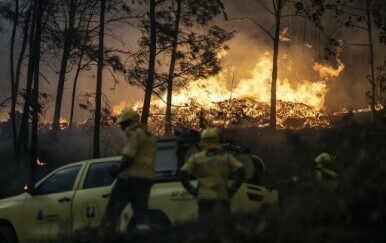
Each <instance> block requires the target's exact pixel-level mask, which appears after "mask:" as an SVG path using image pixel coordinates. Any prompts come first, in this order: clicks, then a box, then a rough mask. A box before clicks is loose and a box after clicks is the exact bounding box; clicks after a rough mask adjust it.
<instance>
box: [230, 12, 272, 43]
mask: <svg viewBox="0 0 386 243" xmlns="http://www.w3.org/2000/svg"><path fill="white" fill-rule="evenodd" d="M240 19H241V20H244V19H248V20H250V21H251V22H252V23H254V24H255V25H257V26H258V27H259V28H260V29H261V30H262V31H263V32H265V33H266V34H267V35H268V36H269V37H270V38H271V40H274V37H273V36H272V34H271V33H270V32H269V31H268V30H267V29H265V28H264V27H263V26H262V25H261V24H259V23H257V22H256V21H255V20H254V19H252V18H250V17H240V18H233V19H230V20H240Z"/></svg>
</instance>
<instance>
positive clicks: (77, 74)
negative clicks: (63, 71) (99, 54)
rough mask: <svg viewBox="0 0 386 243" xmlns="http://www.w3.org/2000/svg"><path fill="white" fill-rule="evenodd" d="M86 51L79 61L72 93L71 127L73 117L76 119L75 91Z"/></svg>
mask: <svg viewBox="0 0 386 243" xmlns="http://www.w3.org/2000/svg"><path fill="white" fill-rule="evenodd" d="M83 55H84V52H83V50H82V52H81V54H80V57H79V62H78V67H77V69H76V73H75V77H74V84H73V86H72V95H71V111H70V124H69V127H72V123H73V119H74V106H75V93H76V86H77V83H78V77H79V73H80V70H81V68H82V59H83Z"/></svg>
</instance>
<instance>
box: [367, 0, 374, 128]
mask: <svg viewBox="0 0 386 243" xmlns="http://www.w3.org/2000/svg"><path fill="white" fill-rule="evenodd" d="M366 11H367V19H368V21H367V33H368V38H369V52H370V69H371V74H370V75H371V77H370V84H371V105H370V106H371V115H370V124H371V126H373V125H374V115H375V105H376V101H375V98H376V83H375V72H374V47H373V36H372V24H371V21H372V20H371V9H370V0H366Z"/></svg>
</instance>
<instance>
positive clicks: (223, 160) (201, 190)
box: [181, 149, 243, 200]
mask: <svg viewBox="0 0 386 243" xmlns="http://www.w3.org/2000/svg"><path fill="white" fill-rule="evenodd" d="M241 167H243V165H242V164H241V162H240V161H238V160H237V159H236V158H235V157H234V156H233V155H231V154H229V153H226V152H225V151H223V150H222V149H216V150H204V151H202V152H199V153H197V154H194V155H193V156H191V157H190V158H189V160H188V161H187V162H186V163H185V164H184V165H183V166H182V168H181V170H183V171H186V172H187V173H189V174H192V175H194V176H195V177H197V181H198V196H197V199H198V200H202V199H206V200H229V195H228V183H229V173H230V172H231V171H235V170H237V169H238V168H241Z"/></svg>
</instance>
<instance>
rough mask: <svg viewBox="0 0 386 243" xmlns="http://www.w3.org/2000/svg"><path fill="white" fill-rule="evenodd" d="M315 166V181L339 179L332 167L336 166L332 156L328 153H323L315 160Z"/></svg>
mask: <svg viewBox="0 0 386 243" xmlns="http://www.w3.org/2000/svg"><path fill="white" fill-rule="evenodd" d="M314 161H315V163H316V166H315V179H316V180H322V179H335V178H337V177H338V173H336V172H335V171H334V170H333V169H332V167H333V166H334V160H333V158H332V156H331V155H330V154H328V153H321V154H319V155H318V156H316V158H315V159H314Z"/></svg>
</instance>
